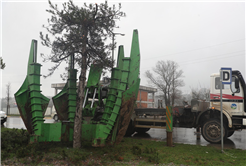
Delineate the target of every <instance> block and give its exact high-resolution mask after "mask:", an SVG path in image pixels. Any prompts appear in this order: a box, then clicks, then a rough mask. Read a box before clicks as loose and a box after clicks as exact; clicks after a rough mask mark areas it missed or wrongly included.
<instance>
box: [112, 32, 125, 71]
mask: <svg viewBox="0 0 246 166" xmlns="http://www.w3.org/2000/svg"><path fill="white" fill-rule="evenodd" d="M112 34H113V38H112V40H113V41H112V43H113V45H112V68H113V67H114V37H115V35H121V36H125V34H122V33H112Z"/></svg>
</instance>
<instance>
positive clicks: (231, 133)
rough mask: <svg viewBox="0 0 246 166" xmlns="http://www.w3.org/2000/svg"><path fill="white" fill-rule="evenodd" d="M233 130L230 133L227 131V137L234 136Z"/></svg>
mask: <svg viewBox="0 0 246 166" xmlns="http://www.w3.org/2000/svg"><path fill="white" fill-rule="evenodd" d="M234 132H235V130H232V131H228V134H227V137H230V136H232V135H233V134H234Z"/></svg>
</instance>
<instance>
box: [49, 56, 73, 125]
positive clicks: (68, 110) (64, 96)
mask: <svg viewBox="0 0 246 166" xmlns="http://www.w3.org/2000/svg"><path fill="white" fill-rule="evenodd" d="M73 64H74V60H73V56H70V62H69V69H68V80H67V83H66V84H65V86H64V87H63V89H62V91H61V92H60V93H58V94H57V95H55V96H54V97H53V98H52V100H53V103H54V106H55V109H56V112H57V115H58V119H59V120H60V121H70V122H74V116H75V112H76V99H77V98H76V97H77V92H76V91H77V88H76V80H77V79H76V78H77V70H76V69H74V68H73V67H74V65H73Z"/></svg>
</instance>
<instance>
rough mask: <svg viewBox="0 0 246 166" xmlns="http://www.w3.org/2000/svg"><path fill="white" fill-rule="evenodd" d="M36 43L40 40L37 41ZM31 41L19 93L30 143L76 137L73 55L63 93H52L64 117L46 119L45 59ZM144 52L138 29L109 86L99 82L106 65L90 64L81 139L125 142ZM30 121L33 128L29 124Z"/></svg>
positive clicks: (121, 52) (94, 143)
mask: <svg viewBox="0 0 246 166" xmlns="http://www.w3.org/2000/svg"><path fill="white" fill-rule="evenodd" d="M36 43H37V42H36ZM34 45H35V42H33V43H32V46H31V51H30V52H31V53H30V56H29V62H28V74H27V77H26V79H25V81H24V83H23V85H22V86H21V88H20V90H19V91H18V92H17V93H16V94H15V96H16V101H17V105H18V107H19V110H20V112H21V115H22V118H23V121H24V122H25V125H26V127H27V129H28V131H29V132H30V133H31V134H32V136H31V139H30V141H31V142H36V141H38V142H43V141H72V139H73V125H74V116H75V112H76V104H77V101H76V95H77V94H76V90H77V89H76V77H77V75H76V74H77V70H75V69H74V67H73V66H74V62H73V56H71V59H70V63H69V64H70V67H69V70H68V80H67V83H66V85H65V87H64V88H63V89H62V91H61V92H60V93H58V94H57V95H56V96H54V97H53V98H52V100H53V103H54V106H55V108H56V111H57V115H58V118H59V119H60V122H58V123H53V124H48V123H45V124H44V123H43V121H44V120H43V114H44V111H45V109H46V107H47V104H48V99H47V98H45V97H44V96H43V95H42V94H41V91H40V66H41V65H40V64H37V63H36V56H35V55H36V52H37V48H36V47H35V46H34ZM139 66H140V51H139V41H138V31H137V30H134V32H133V39H132V46H131V53H130V57H124V49H123V46H120V47H119V52H118V61H117V67H116V68H113V69H112V73H111V82H110V85H109V87H107V86H104V85H103V84H101V83H100V78H101V74H102V68H100V67H99V66H98V65H97V64H93V65H91V67H90V72H89V77H88V81H87V85H86V87H85V100H84V103H79V104H81V105H82V106H83V112H82V116H83V120H82V128H81V130H82V138H81V139H82V140H87V141H91V142H92V146H94V147H102V146H105V145H106V143H110V144H114V143H115V142H120V140H121V139H122V137H123V136H124V135H125V132H126V130H127V127H128V124H129V121H130V118H131V114H132V112H133V110H134V106H135V101H136V99H137V94H138V89H139V84H140V78H139ZM29 126H30V127H29Z"/></svg>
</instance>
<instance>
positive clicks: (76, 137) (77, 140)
mask: <svg viewBox="0 0 246 166" xmlns="http://www.w3.org/2000/svg"><path fill="white" fill-rule="evenodd" d="M85 50H86V46H84V47H83V49H82V52H83V53H84V52H85ZM86 70H87V59H86V56H85V55H82V66H81V72H80V76H79V88H78V96H77V107H76V113H75V119H74V132H73V148H80V147H81V131H82V130H81V124H82V110H83V108H82V107H83V104H82V103H83V101H84V97H85V95H84V88H85V80H86Z"/></svg>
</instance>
